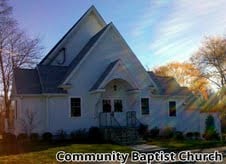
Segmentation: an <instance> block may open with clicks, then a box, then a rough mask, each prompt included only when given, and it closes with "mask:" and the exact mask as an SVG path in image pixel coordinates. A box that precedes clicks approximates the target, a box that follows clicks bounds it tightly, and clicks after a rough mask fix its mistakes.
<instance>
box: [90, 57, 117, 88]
mask: <svg viewBox="0 0 226 164" xmlns="http://www.w3.org/2000/svg"><path fill="white" fill-rule="evenodd" d="M118 61H119V60H116V61H114V62H112V63H110V64H109V65H108V66H107V68H106V69H105V70H104V72H103V73H102V74H101V75H100V77H99V78H98V80H97V81H96V82H95V84H94V85H93V86H92V87H91V89H90V91H93V90H96V89H98V88H99V86H100V84H101V83H102V82H103V80H104V79H105V78H106V77H107V75H108V74H109V73H110V72H111V71H112V69H113V68H114V66H115V65H116V64H117V62H118Z"/></svg>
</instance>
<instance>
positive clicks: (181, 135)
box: [173, 131, 184, 140]
mask: <svg viewBox="0 0 226 164" xmlns="http://www.w3.org/2000/svg"><path fill="white" fill-rule="evenodd" d="M173 137H174V138H175V139H176V140H183V139H184V135H183V133H182V132H180V131H176V132H175V133H174V136H173Z"/></svg>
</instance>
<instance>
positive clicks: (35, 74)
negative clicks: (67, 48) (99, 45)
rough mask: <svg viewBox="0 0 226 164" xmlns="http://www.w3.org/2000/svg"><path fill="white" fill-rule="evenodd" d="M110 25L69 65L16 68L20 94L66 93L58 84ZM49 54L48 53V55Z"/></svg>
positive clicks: (15, 73) (16, 80)
mask: <svg viewBox="0 0 226 164" xmlns="http://www.w3.org/2000/svg"><path fill="white" fill-rule="evenodd" d="M108 26H109V25H106V26H105V27H104V28H103V29H102V30H100V31H99V32H98V33H97V34H95V35H94V36H93V37H92V38H91V39H90V40H89V41H88V43H87V44H86V45H85V46H84V47H83V49H82V50H81V51H80V52H79V53H78V55H77V56H76V57H75V58H74V59H73V61H72V62H71V64H70V65H69V66H52V65H41V64H39V65H38V66H37V67H36V69H15V70H14V77H15V83H16V84H15V85H16V91H17V93H18V94H41V93H66V91H65V90H63V89H62V88H58V86H59V85H60V84H61V83H62V82H63V81H64V80H65V79H66V78H67V76H68V75H69V74H70V73H71V72H72V71H73V70H74V69H75V67H76V66H77V65H78V64H79V63H80V62H81V60H82V59H83V58H84V57H85V55H86V53H87V52H88V51H89V50H90V48H91V47H92V46H93V45H94V44H95V43H96V41H97V40H98V39H99V38H100V36H101V35H102V34H103V33H104V31H105V30H106V29H107V27H108ZM47 56H48V55H47Z"/></svg>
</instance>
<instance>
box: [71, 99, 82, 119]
mask: <svg viewBox="0 0 226 164" xmlns="http://www.w3.org/2000/svg"><path fill="white" fill-rule="evenodd" d="M73 98H76V99H80V115H79V116H72V112H71V110H72V109H71V99H73ZM82 102H83V101H82V97H79V96H71V97H69V117H70V118H78V117H81V116H82V109H83V105H82Z"/></svg>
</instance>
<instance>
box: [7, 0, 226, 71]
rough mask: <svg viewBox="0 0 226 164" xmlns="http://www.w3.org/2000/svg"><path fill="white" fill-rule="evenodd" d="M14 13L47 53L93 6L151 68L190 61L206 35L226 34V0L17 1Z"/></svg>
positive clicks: (145, 64)
mask: <svg viewBox="0 0 226 164" xmlns="http://www.w3.org/2000/svg"><path fill="white" fill-rule="evenodd" d="M10 4H11V5H12V6H13V7H14V16H15V18H16V19H17V20H18V22H19V24H20V26H21V27H22V28H23V29H24V30H25V31H27V32H28V34H29V35H31V36H39V37H40V38H41V41H42V42H41V44H42V45H43V46H44V47H45V49H44V52H43V56H44V55H45V54H46V53H47V52H48V51H49V50H50V49H51V48H52V47H53V46H54V45H55V44H56V43H57V42H58V41H59V39H60V38H61V37H62V36H63V35H64V34H65V33H66V32H67V31H68V30H69V28H70V27H71V26H72V25H73V24H74V23H75V22H76V21H77V20H78V19H79V18H80V17H81V16H82V14H83V13H84V12H85V11H86V10H87V9H88V8H89V7H90V6H91V5H95V7H96V8H97V10H98V11H99V12H100V14H101V15H102V16H103V18H104V19H105V20H106V22H107V23H108V22H111V21H112V22H113V23H114V24H115V26H116V27H117V28H118V30H119V31H120V33H121V34H122V36H123V37H124V38H125V40H126V41H127V43H128V44H129V46H130V47H131V49H132V50H133V51H134V53H135V54H136V56H137V57H138V58H139V59H140V60H141V62H142V64H143V65H144V67H145V68H150V69H152V68H154V67H156V66H160V65H163V64H166V63H168V62H171V61H184V60H187V59H189V57H190V56H191V55H192V54H193V53H194V52H195V51H196V50H197V49H198V47H199V46H200V44H201V42H202V40H203V39H204V37H205V36H212V35H226V1H225V0H121V1H117V0H107V1H106V0H65V1H62V0H38V1H31V0H14V1H12V0H11V1H10Z"/></svg>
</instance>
